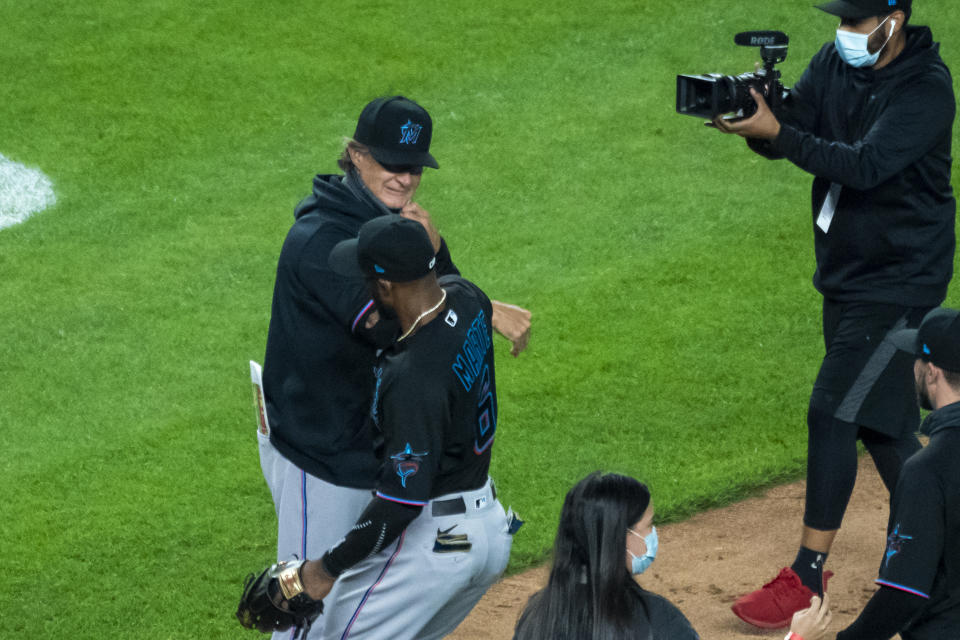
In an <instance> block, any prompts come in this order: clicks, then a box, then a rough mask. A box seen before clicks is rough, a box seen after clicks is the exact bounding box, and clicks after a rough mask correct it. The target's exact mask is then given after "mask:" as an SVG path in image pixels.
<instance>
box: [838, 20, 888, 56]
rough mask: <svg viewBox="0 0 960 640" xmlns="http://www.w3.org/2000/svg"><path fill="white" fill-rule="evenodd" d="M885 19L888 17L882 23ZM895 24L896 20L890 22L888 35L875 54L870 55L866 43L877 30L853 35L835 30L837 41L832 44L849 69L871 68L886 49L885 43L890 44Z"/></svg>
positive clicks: (880, 25)
mask: <svg viewBox="0 0 960 640" xmlns="http://www.w3.org/2000/svg"><path fill="white" fill-rule="evenodd" d="M887 19H889V16H887V18H885V19H884V21H883V22H886V21H887ZM883 22H881V23H880V24H878V25H877V29H879V28H880V27H882V26H883ZM896 24H897V21H896V20H891V21H890V33H889V34H887V40H886V42H884V43H883V46H882V47H880V48H879V49H877V51H876V53H870V51H869V50H868V49H867V41H868V40H869V39H870V36H872V35H873V34H874V33H875V32H876V31H877V29H874V30H873V31H871V32H870V33H853V32H852V31H845V30H843V29H837V39H836V41H835V43H834V44H835V46H836V47H837V53H838V54H840V57H841V58H842V59H843V61H844V62H846V63H847V64H848V65H850V66H851V67H858V68H859V67H872V66H873V65H875V64H877V60H879V59H880V52H881V51H883V47H886V46H887V42H890V37H891V36H893V28H894V27H895V26H896Z"/></svg>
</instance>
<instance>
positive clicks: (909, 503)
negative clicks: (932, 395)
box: [877, 402, 960, 640]
mask: <svg viewBox="0 0 960 640" xmlns="http://www.w3.org/2000/svg"><path fill="white" fill-rule="evenodd" d="M922 431H924V432H925V433H929V434H930V443H929V444H928V445H927V446H926V447H925V448H924V449H923V450H921V451H919V452H917V453H916V454H915V455H913V456H911V457H910V458H909V459H908V460H907V462H906V463H905V464H904V466H903V470H902V471H901V472H900V479H899V481H898V482H897V487H896V489H895V490H894V494H893V499H892V504H891V509H890V524H889V526H888V536H887V548H886V551H885V552H884V557H883V561H882V563H881V565H880V577H879V578H878V579H877V583H878V584H881V585H883V586H886V587H891V588H894V589H899V590H902V591H906V592H908V593H912V594H914V595H918V596H921V597H923V598H927V599H928V602H927V605H926V606H925V607H924V608H923V609H922V611H921V612H920V614H919V615H918V616H917V617H916V618H915V619H914V620H913V621H912V622H911V623H910V624H909V625H908V626H907V627H906V629H905V630H904V631H903V632H902V633H901V635H902V637H903V638H904V640H920V639H927V638H929V639H934V638H960V464H958V461H960V402H958V403H954V404H950V405H947V406H945V407H941V408H940V409H939V410H937V411H934V412H933V413H931V414H930V415H929V416H927V419H926V421H925V422H924V424H923V427H922Z"/></svg>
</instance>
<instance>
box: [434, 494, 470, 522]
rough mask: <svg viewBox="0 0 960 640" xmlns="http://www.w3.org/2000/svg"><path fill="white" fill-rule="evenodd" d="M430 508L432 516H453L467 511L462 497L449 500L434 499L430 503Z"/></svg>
mask: <svg viewBox="0 0 960 640" xmlns="http://www.w3.org/2000/svg"><path fill="white" fill-rule="evenodd" d="M430 508H431V509H432V510H433V511H432V513H433V517H434V518H436V517H438V516H455V515H457V514H460V513H466V512H467V505H466V504H465V503H464V501H463V498H462V497H458V498H451V499H450V500H436V501H434V502H432V503H431V505H430Z"/></svg>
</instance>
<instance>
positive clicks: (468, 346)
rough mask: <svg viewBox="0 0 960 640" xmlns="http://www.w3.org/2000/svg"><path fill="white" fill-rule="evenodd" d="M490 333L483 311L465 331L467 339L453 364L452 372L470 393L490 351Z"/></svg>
mask: <svg viewBox="0 0 960 640" xmlns="http://www.w3.org/2000/svg"><path fill="white" fill-rule="evenodd" d="M490 346H491V342H490V332H489V331H488V330H487V319H486V317H485V316H484V314H483V311H480V313H478V314H477V317H476V318H474V320H473V323H472V324H471V325H470V328H469V329H468V330H467V338H466V340H464V341H463V346H462V347H460V353H458V354H457V359H456V361H454V363H453V372H454V373H455V374H457V378H459V379H460V383H461V384H463V388H464V389H466V390H467V391H470V389H471V387H473V383H474V382H475V381H476V379H477V376H478V375H480V371H481V370H482V369H483V358H484V356H486V354H487V351H489V350H490Z"/></svg>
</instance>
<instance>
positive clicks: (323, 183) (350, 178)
mask: <svg viewBox="0 0 960 640" xmlns="http://www.w3.org/2000/svg"><path fill="white" fill-rule="evenodd" d="M317 212H319V213H321V214H331V213H332V214H333V215H335V216H338V217H342V216H345V217H347V218H354V219H355V220H356V221H357V223H358V224H363V223H364V222H366V221H367V220H372V219H373V218H376V217H378V216H382V215H384V214H387V213H391V212H393V213H395V211H392V210H391V209H389V208H387V206H386V205H385V204H383V203H382V202H381V201H380V200H379V199H378V198H376V197H375V196H374V195H373V194H372V193H370V190H369V189H367V187H366V185H364V184H363V181H362V180H360V178H359V176H357V175H356V174H354V173H351V174H348V175H345V176H344V175H337V174H326V175H324V174H321V175H317V176H314V178H313V193H311V194H310V195H309V196H307V197H306V198H304V199H303V200H301V201H300V203H299V204H298V205H297V206H296V208H295V209H294V211H293V217H294V218H295V219H299V218H302V217H303V216H305V215H307V214H309V213H317Z"/></svg>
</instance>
